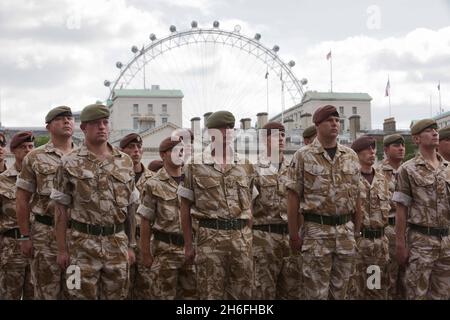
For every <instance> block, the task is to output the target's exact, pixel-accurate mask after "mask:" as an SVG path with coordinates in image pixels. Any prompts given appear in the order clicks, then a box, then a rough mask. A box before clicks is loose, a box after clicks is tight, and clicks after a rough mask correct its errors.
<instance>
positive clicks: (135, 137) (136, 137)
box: [119, 133, 142, 149]
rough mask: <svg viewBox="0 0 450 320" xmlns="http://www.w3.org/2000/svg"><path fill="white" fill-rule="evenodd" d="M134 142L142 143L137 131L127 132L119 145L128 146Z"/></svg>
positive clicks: (121, 146) (122, 147) (121, 147)
mask: <svg viewBox="0 0 450 320" xmlns="http://www.w3.org/2000/svg"><path fill="white" fill-rule="evenodd" d="M132 142H136V143H140V144H142V138H141V136H140V135H138V134H137V133H130V134H127V135H126V136H125V137H123V138H122V140H120V144H119V147H120V149H124V148H126V146H127V145H129V144H130V143H132Z"/></svg>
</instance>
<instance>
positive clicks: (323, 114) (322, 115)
mask: <svg viewBox="0 0 450 320" xmlns="http://www.w3.org/2000/svg"><path fill="white" fill-rule="evenodd" d="M329 116H335V117H339V113H338V112H337V110H336V107H334V106H331V105H326V106H323V107H320V108H318V109H317V110H316V112H314V115H313V122H314V124H315V125H318V124H319V123H321V122H323V121H325V120H327V119H328V117H329Z"/></svg>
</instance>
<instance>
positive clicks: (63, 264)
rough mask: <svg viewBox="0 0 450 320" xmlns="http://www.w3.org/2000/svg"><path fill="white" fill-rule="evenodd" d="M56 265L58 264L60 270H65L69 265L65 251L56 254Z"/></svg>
mask: <svg viewBox="0 0 450 320" xmlns="http://www.w3.org/2000/svg"><path fill="white" fill-rule="evenodd" d="M56 263H58V265H59V267H60V268H61V270H66V269H67V267H68V266H69V264H70V258H69V253H67V251H65V252H58V256H57V257H56Z"/></svg>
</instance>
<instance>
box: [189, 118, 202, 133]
mask: <svg viewBox="0 0 450 320" xmlns="http://www.w3.org/2000/svg"><path fill="white" fill-rule="evenodd" d="M191 130H192V132H193V133H194V136H196V135H200V134H201V131H200V117H195V118H192V119H191Z"/></svg>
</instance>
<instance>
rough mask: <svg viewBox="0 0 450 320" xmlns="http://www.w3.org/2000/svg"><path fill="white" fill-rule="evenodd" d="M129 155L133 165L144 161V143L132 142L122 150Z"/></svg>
mask: <svg viewBox="0 0 450 320" xmlns="http://www.w3.org/2000/svg"><path fill="white" fill-rule="evenodd" d="M122 151H123V152H125V153H126V154H127V155H129V156H130V158H131V160H133V164H134V165H136V164H139V163H140V162H141V160H142V154H143V153H144V149H143V148H142V143H138V142H131V143H129V144H128V145H127V146H126V147H125V148H123V150H122Z"/></svg>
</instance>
